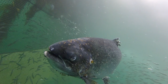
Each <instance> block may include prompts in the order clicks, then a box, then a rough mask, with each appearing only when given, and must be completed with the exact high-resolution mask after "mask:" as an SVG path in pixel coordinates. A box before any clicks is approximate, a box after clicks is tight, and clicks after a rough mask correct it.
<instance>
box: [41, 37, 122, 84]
mask: <svg viewBox="0 0 168 84" xmlns="http://www.w3.org/2000/svg"><path fill="white" fill-rule="evenodd" d="M118 46H120V44H119V40H118V39H114V40H108V39H102V38H78V39H71V40H67V41H61V42H57V43H55V44H53V45H51V46H50V47H49V50H48V51H45V52H44V54H45V56H46V57H47V58H49V62H50V63H51V65H52V66H53V67H55V68H56V69H57V70H59V71H60V72H63V73H65V74H68V75H72V76H76V77H80V78H82V79H83V80H84V81H85V83H86V84H96V82H94V81H93V80H92V79H100V78H103V80H104V83H105V84H108V82H109V80H108V77H106V76H107V75H109V74H111V73H112V72H113V71H114V69H115V68H116V67H117V65H118V64H119V62H120V60H121V51H120V49H119V48H118Z"/></svg>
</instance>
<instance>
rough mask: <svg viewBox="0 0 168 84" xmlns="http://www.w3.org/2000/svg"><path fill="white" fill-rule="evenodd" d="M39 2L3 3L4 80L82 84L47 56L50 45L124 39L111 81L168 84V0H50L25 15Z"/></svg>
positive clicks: (0, 57)
mask: <svg viewBox="0 0 168 84" xmlns="http://www.w3.org/2000/svg"><path fill="white" fill-rule="evenodd" d="M24 1H25V2H24ZM37 1H41V2H42V1H43V0H37ZM37 1H36V0H1V1H0V15H1V19H0V84H84V82H83V81H82V80H81V79H79V78H74V77H71V76H65V75H64V74H60V73H59V72H57V71H55V70H54V69H53V68H52V67H51V66H50V65H49V64H48V61H47V60H46V58H45V57H44V56H43V52H44V51H45V50H46V49H47V48H48V46H49V45H50V44H52V43H55V42H58V41H62V40H67V39H72V38H79V37H99V38H106V39H114V38H116V37H119V38H120V41H121V47H120V49H121V51H122V54H123V57H122V61H121V63H120V64H119V66H118V67H117V69H116V70H115V72H114V73H113V74H111V75H109V76H110V81H111V82H110V84H167V83H168V80H167V79H168V66H167V64H168V45H167V43H168V34H167V31H168V29H167V28H168V6H167V3H168V1H166V0H139V1H135V0H62V2H61V0H48V3H46V4H45V5H44V6H42V7H41V6H39V5H38V6H36V7H38V8H39V7H40V8H41V9H38V10H36V11H35V14H34V16H33V17H31V18H29V19H27V16H26V13H27V12H28V11H30V9H31V7H32V6H33V5H34V4H36V2H37ZM16 2H17V3H16ZM18 2H20V3H18ZM23 3H24V5H23V6H22V5H19V4H23ZM57 3H59V4H60V3H61V5H59V4H57ZM55 4H57V5H55ZM7 5H10V6H12V7H10V6H7ZM53 5H54V7H53ZM7 7H9V8H7ZM10 11H11V12H12V13H10V14H8V12H10ZM5 12H7V13H6V15H5V14H4V13H5ZM7 14H8V15H7ZM2 16H3V17H2ZM4 16H5V19H3V18H4ZM7 16H8V17H9V18H7ZM4 22H5V23H6V24H4ZM25 23H26V24H25ZM96 81H98V83H99V84H103V82H102V80H96Z"/></svg>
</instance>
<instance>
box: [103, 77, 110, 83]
mask: <svg viewBox="0 0 168 84" xmlns="http://www.w3.org/2000/svg"><path fill="white" fill-rule="evenodd" d="M103 81H104V84H110V80H109V77H108V76H106V77H104V78H103Z"/></svg>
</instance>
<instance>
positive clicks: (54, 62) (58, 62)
mask: <svg viewBox="0 0 168 84" xmlns="http://www.w3.org/2000/svg"><path fill="white" fill-rule="evenodd" d="M44 56H45V57H47V58H48V61H49V63H50V64H51V66H52V67H53V68H54V69H56V70H58V71H59V72H62V73H65V74H69V75H74V72H73V71H72V69H71V67H70V66H69V65H70V64H69V62H67V61H66V60H64V59H62V58H61V56H55V55H53V54H52V53H50V52H49V51H44Z"/></svg>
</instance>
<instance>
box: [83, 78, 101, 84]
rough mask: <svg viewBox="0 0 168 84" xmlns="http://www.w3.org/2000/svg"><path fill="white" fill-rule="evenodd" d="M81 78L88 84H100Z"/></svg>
mask: <svg viewBox="0 0 168 84" xmlns="http://www.w3.org/2000/svg"><path fill="white" fill-rule="evenodd" d="M81 78H82V79H83V80H84V81H85V83H86V84H98V83H97V82H96V81H94V80H91V79H88V78H86V77H81Z"/></svg>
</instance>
